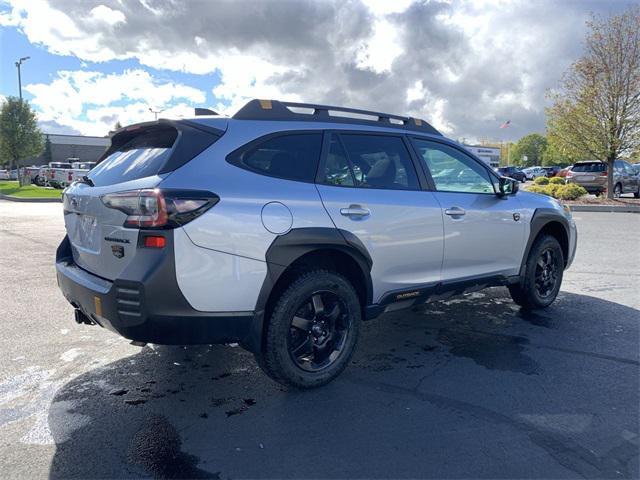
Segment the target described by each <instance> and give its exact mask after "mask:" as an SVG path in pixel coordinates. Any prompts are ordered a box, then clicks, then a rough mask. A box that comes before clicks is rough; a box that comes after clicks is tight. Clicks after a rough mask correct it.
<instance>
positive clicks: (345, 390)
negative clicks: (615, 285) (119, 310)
mask: <svg viewBox="0 0 640 480" xmlns="http://www.w3.org/2000/svg"><path fill="white" fill-rule="evenodd" d="M639 320H640V312H639V311H638V310H634V309H632V308H629V307H625V306H622V305H619V304H615V303H612V302H607V301H604V300H600V299H597V298H593V297H588V296H584V295H575V294H568V293H563V294H562V295H561V297H559V299H558V301H557V303H556V304H554V306H552V307H550V308H549V309H547V310H545V311H539V312H533V313H526V312H522V311H520V310H519V309H517V308H516V307H514V306H513V304H512V303H511V302H510V300H509V299H508V297H507V296H506V293H505V291H504V290H503V289H491V290H488V291H486V292H483V293H474V294H470V295H467V296H465V297H461V298H458V299H452V300H450V301H447V302H437V303H433V304H429V305H426V306H424V307H420V308H418V309H416V310H414V311H410V312H398V313H395V314H388V315H386V316H384V317H382V318H380V319H379V320H376V321H374V322H370V323H367V324H365V328H364V329H363V335H362V337H361V341H360V344H359V346H358V351H357V353H356V355H355V356H354V359H353V363H352V365H351V366H350V367H349V368H348V369H347V371H346V372H345V373H344V374H343V375H342V376H341V377H340V378H339V379H338V380H337V381H335V382H333V383H332V384H330V385H328V386H326V387H324V388H322V389H319V390H315V391H308V392H299V391H293V390H287V389H286V388H284V387H281V386H280V385H277V384H275V383H273V382H271V381H270V380H269V379H267V378H266V377H265V376H264V375H263V374H262V373H261V372H260V370H259V369H258V367H257V366H256V365H255V362H254V360H253V358H252V356H251V355H250V354H249V353H247V352H245V351H243V350H241V349H240V348H237V347H236V348H233V347H230V346H213V347H209V346H202V347H189V348H183V347H163V346H154V347H149V346H148V347H145V348H143V349H142V350H141V352H140V353H139V354H136V355H133V356H131V357H127V358H122V359H120V360H118V361H115V362H113V363H111V364H109V365H107V366H106V367H102V368H99V369H96V370H93V371H91V372H89V373H87V374H84V375H82V376H79V377H78V378H76V379H74V380H73V381H71V382H69V383H68V384H66V385H65V386H64V387H62V388H61V389H60V390H59V391H58V392H57V394H56V396H55V398H54V401H53V404H52V406H51V408H50V410H49V419H48V423H49V428H50V430H51V432H52V435H53V437H54V440H55V441H56V452H55V456H54V459H53V462H52V465H51V469H50V476H51V477H52V478H69V477H74V478H98V477H149V476H152V477H160V478H243V477H244V478H246V477H252V478H257V477H262V478H274V477H289V478H301V477H307V478H308V477H333V478H337V477H343V478H344V477H349V478H356V477H360V478H365V477H367V478H371V477H396V478H397V477H423V478H424V477H432V478H434V477H438V478H441V477H492V478H497V477H501V478H507V477H567V476H568V477H576V476H582V477H590V478H593V477H597V478H621V477H637V476H638V445H639V444H638V420H639V414H638V409H639V407H638V405H639V394H638V390H639V380H638V372H639V368H638V367H639V365H640V362H639V360H638V325H639ZM105 334H106V333H105ZM79 419H80V420H81V421H79Z"/></svg>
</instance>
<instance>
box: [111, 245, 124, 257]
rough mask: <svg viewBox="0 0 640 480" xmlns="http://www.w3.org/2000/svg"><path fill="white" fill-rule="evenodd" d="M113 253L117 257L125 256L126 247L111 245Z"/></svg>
mask: <svg viewBox="0 0 640 480" xmlns="http://www.w3.org/2000/svg"><path fill="white" fill-rule="evenodd" d="M111 253H113V255H114V256H115V257H116V258H122V257H124V247H123V246H122V245H111Z"/></svg>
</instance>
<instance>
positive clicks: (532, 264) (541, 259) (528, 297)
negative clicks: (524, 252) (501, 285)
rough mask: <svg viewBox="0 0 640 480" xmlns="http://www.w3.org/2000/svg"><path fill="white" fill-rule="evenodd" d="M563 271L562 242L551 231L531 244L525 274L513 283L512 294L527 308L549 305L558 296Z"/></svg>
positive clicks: (510, 287) (519, 303)
mask: <svg viewBox="0 0 640 480" xmlns="http://www.w3.org/2000/svg"><path fill="white" fill-rule="evenodd" d="M563 273H564V255H563V254H562V248H561V247H560V243H558V240H556V238H555V237H553V236H551V235H543V236H541V237H540V238H538V239H537V240H536V241H535V242H534V244H533V246H532V247H531V250H530V252H529V256H528V257H527V263H526V266H525V272H524V276H523V278H522V279H520V282H519V283H517V284H515V285H509V293H510V294H511V298H512V299H513V301H514V302H516V303H517V304H518V305H520V306H521V307H523V308H526V309H534V308H545V307H548V306H549V305H551V304H552V303H553V301H554V300H555V299H556V297H557V296H558V292H559V291H560V285H561V284H562V274H563Z"/></svg>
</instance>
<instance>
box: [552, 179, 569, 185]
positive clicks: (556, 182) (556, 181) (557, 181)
mask: <svg viewBox="0 0 640 480" xmlns="http://www.w3.org/2000/svg"><path fill="white" fill-rule="evenodd" d="M549 183H550V184H551V185H564V184H565V183H566V182H565V181H564V178H562V177H553V178H550V179H549Z"/></svg>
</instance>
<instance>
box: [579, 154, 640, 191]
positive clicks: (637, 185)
mask: <svg viewBox="0 0 640 480" xmlns="http://www.w3.org/2000/svg"><path fill="white" fill-rule="evenodd" d="M607 170H608V168H607V164H606V163H603V162H601V161H599V160H590V161H586V162H578V163H576V164H575V165H574V166H573V168H572V169H571V171H570V172H569V173H568V174H567V183H577V184H578V185H580V186H582V187H584V189H585V190H586V191H587V192H589V193H593V194H594V195H596V196H597V195H601V194H602V193H603V192H604V191H605V190H606V189H607ZM623 193H633V194H634V196H635V197H636V198H640V177H638V175H637V174H636V173H635V170H634V169H633V168H632V167H631V164H630V163H628V162H625V161H624V160H616V161H615V163H614V168H613V194H614V196H616V197H618V196H620V195H621V194H623Z"/></svg>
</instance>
